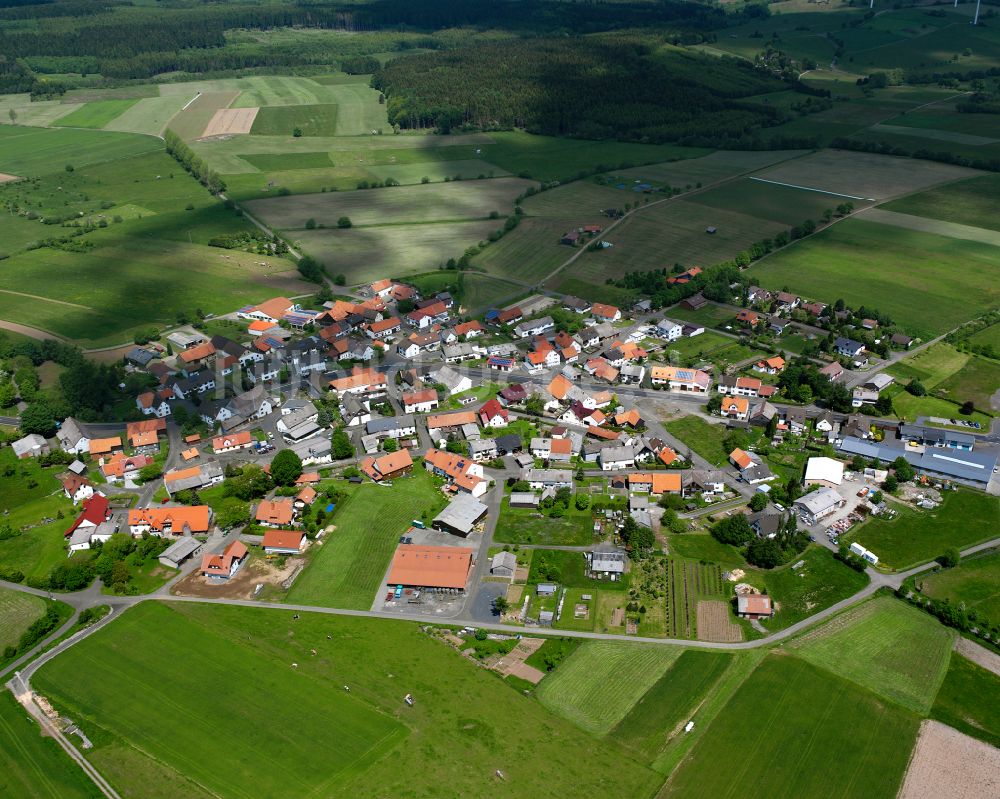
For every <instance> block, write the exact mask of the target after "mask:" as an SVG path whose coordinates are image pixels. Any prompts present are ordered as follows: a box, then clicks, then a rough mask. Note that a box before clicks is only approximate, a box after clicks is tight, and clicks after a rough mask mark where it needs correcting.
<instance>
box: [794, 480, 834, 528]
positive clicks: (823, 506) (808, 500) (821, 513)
mask: <svg viewBox="0 0 1000 799" xmlns="http://www.w3.org/2000/svg"><path fill="white" fill-rule="evenodd" d="M843 505H844V499H843V497H841V496H840V494H838V493H837V492H836V491H834V490H833V489H832V488H821V489H820V490H819V491H813V492H812V493H809V494H806V495H805V496H803V497H799V498H798V499H797V500H795V509H796V510H797V511H798V512H799V515H800V516H801V517H802V519H803V521H805V523H806V524H817V523H819V521H820V519H824V518H826V517H827V516H829V515H830V514H831V513H833V512H834V511H835V510H837V508H840V507H842V506H843Z"/></svg>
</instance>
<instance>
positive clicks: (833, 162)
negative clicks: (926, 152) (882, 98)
mask: <svg viewBox="0 0 1000 799" xmlns="http://www.w3.org/2000/svg"><path fill="white" fill-rule="evenodd" d="M981 174H982V173H981V172H976V171H975V170H973V169H966V168H965V167H958V166H950V165H948V164H938V163H935V162H933V161H914V160H912V159H910V158H894V157H892V156H888V155H873V154H870V153H856V152H849V151H846V150H822V151H820V152H817V153H813V154H811V155H807V156H805V157H804V158H796V159H794V160H791V161H787V162H785V163H783V164H779V165H777V166H774V167H771V168H770V169H765V170H764V171H762V172H760V173H758V175H757V177H760V178H766V179H767V180H774V181H778V182H781V183H791V184H793V185H795V186H806V187H809V188H813V189H821V190H823V191H828V192H836V193H837V194H845V195H851V196H853V197H859V198H868V197H870V198H874V199H876V200H887V199H889V198H891V197H897V196H899V195H901V194H909V193H911V192H914V191H918V190H919V189H924V188H927V187H929V186H934V185H936V184H938V183H947V182H948V181H952V180H960V179H961V178H971V177H976V176H978V175H981ZM842 199H843V200H850V197H844V198H842Z"/></svg>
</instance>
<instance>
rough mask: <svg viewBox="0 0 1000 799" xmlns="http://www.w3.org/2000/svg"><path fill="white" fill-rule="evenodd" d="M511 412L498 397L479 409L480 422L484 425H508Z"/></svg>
mask: <svg viewBox="0 0 1000 799" xmlns="http://www.w3.org/2000/svg"><path fill="white" fill-rule="evenodd" d="M509 421H510V414H509V413H508V412H507V409H506V408H505V407H504V406H503V405H501V404H500V402H499V400H497V398H496V397H494V398H493V399H491V400H490V401H489V402H487V403H486V404H485V405H483V407H482V408H480V409H479V424H481V425H482V426H483V427H506V426H507V423H508V422H509Z"/></svg>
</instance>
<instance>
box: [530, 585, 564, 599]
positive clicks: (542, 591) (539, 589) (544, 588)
mask: <svg viewBox="0 0 1000 799" xmlns="http://www.w3.org/2000/svg"><path fill="white" fill-rule="evenodd" d="M558 590H559V586H558V585H556V584H555V583H539V584H538V585H537V586H536V588H535V593H536V594H537V595H538V596H552V595H553V594H554V593H555V592H556V591H558Z"/></svg>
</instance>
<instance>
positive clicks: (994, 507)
mask: <svg viewBox="0 0 1000 799" xmlns="http://www.w3.org/2000/svg"><path fill="white" fill-rule="evenodd" d="M898 510H899V515H898V516H897V517H896V518H895V519H892V520H885V519H877V518H876V519H872V520H871V521H868V522H866V523H865V524H862V525H859V526H857V527H855V528H853V529H852V530H851V531H850V533H848V534H847V535H846V536H844V537H843V540H845V541H846V542H847V543H850V542H852V541H857V542H859V543H861V544H862V545H863V546H865V547H866V548H867V549H870V550H871V551H872V552H874V553H875V554H876V555H878V557H879V565H885V566H888V567H890V568H893V569H896V570H897V571H898V570H900V569H905V568H908V567H910V566H916V565H917V564H919V563H926V562H927V561H930V560H933V559H934V558H936V557H937V556H938V555H940V554H941V553H942V552H944V551H945V550H946V549H948V548H949V547H957V548H958V549H963V548H965V547H969V546H972V545H973V544H978V543H979V542H981V541H987V540H989V539H990V538H994V537H996V534H997V530H998V529H1000V499H998V498H997V497H995V496H992V495H991V494H983V493H980V492H978V491H970V490H967V489H958V490H956V491H949V492H948V493H946V494H945V495H944V499H943V501H942V502H941V505H939V506H938V507H937V508H935V509H934V510H915V509H911V508H909V507H900V508H898Z"/></svg>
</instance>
